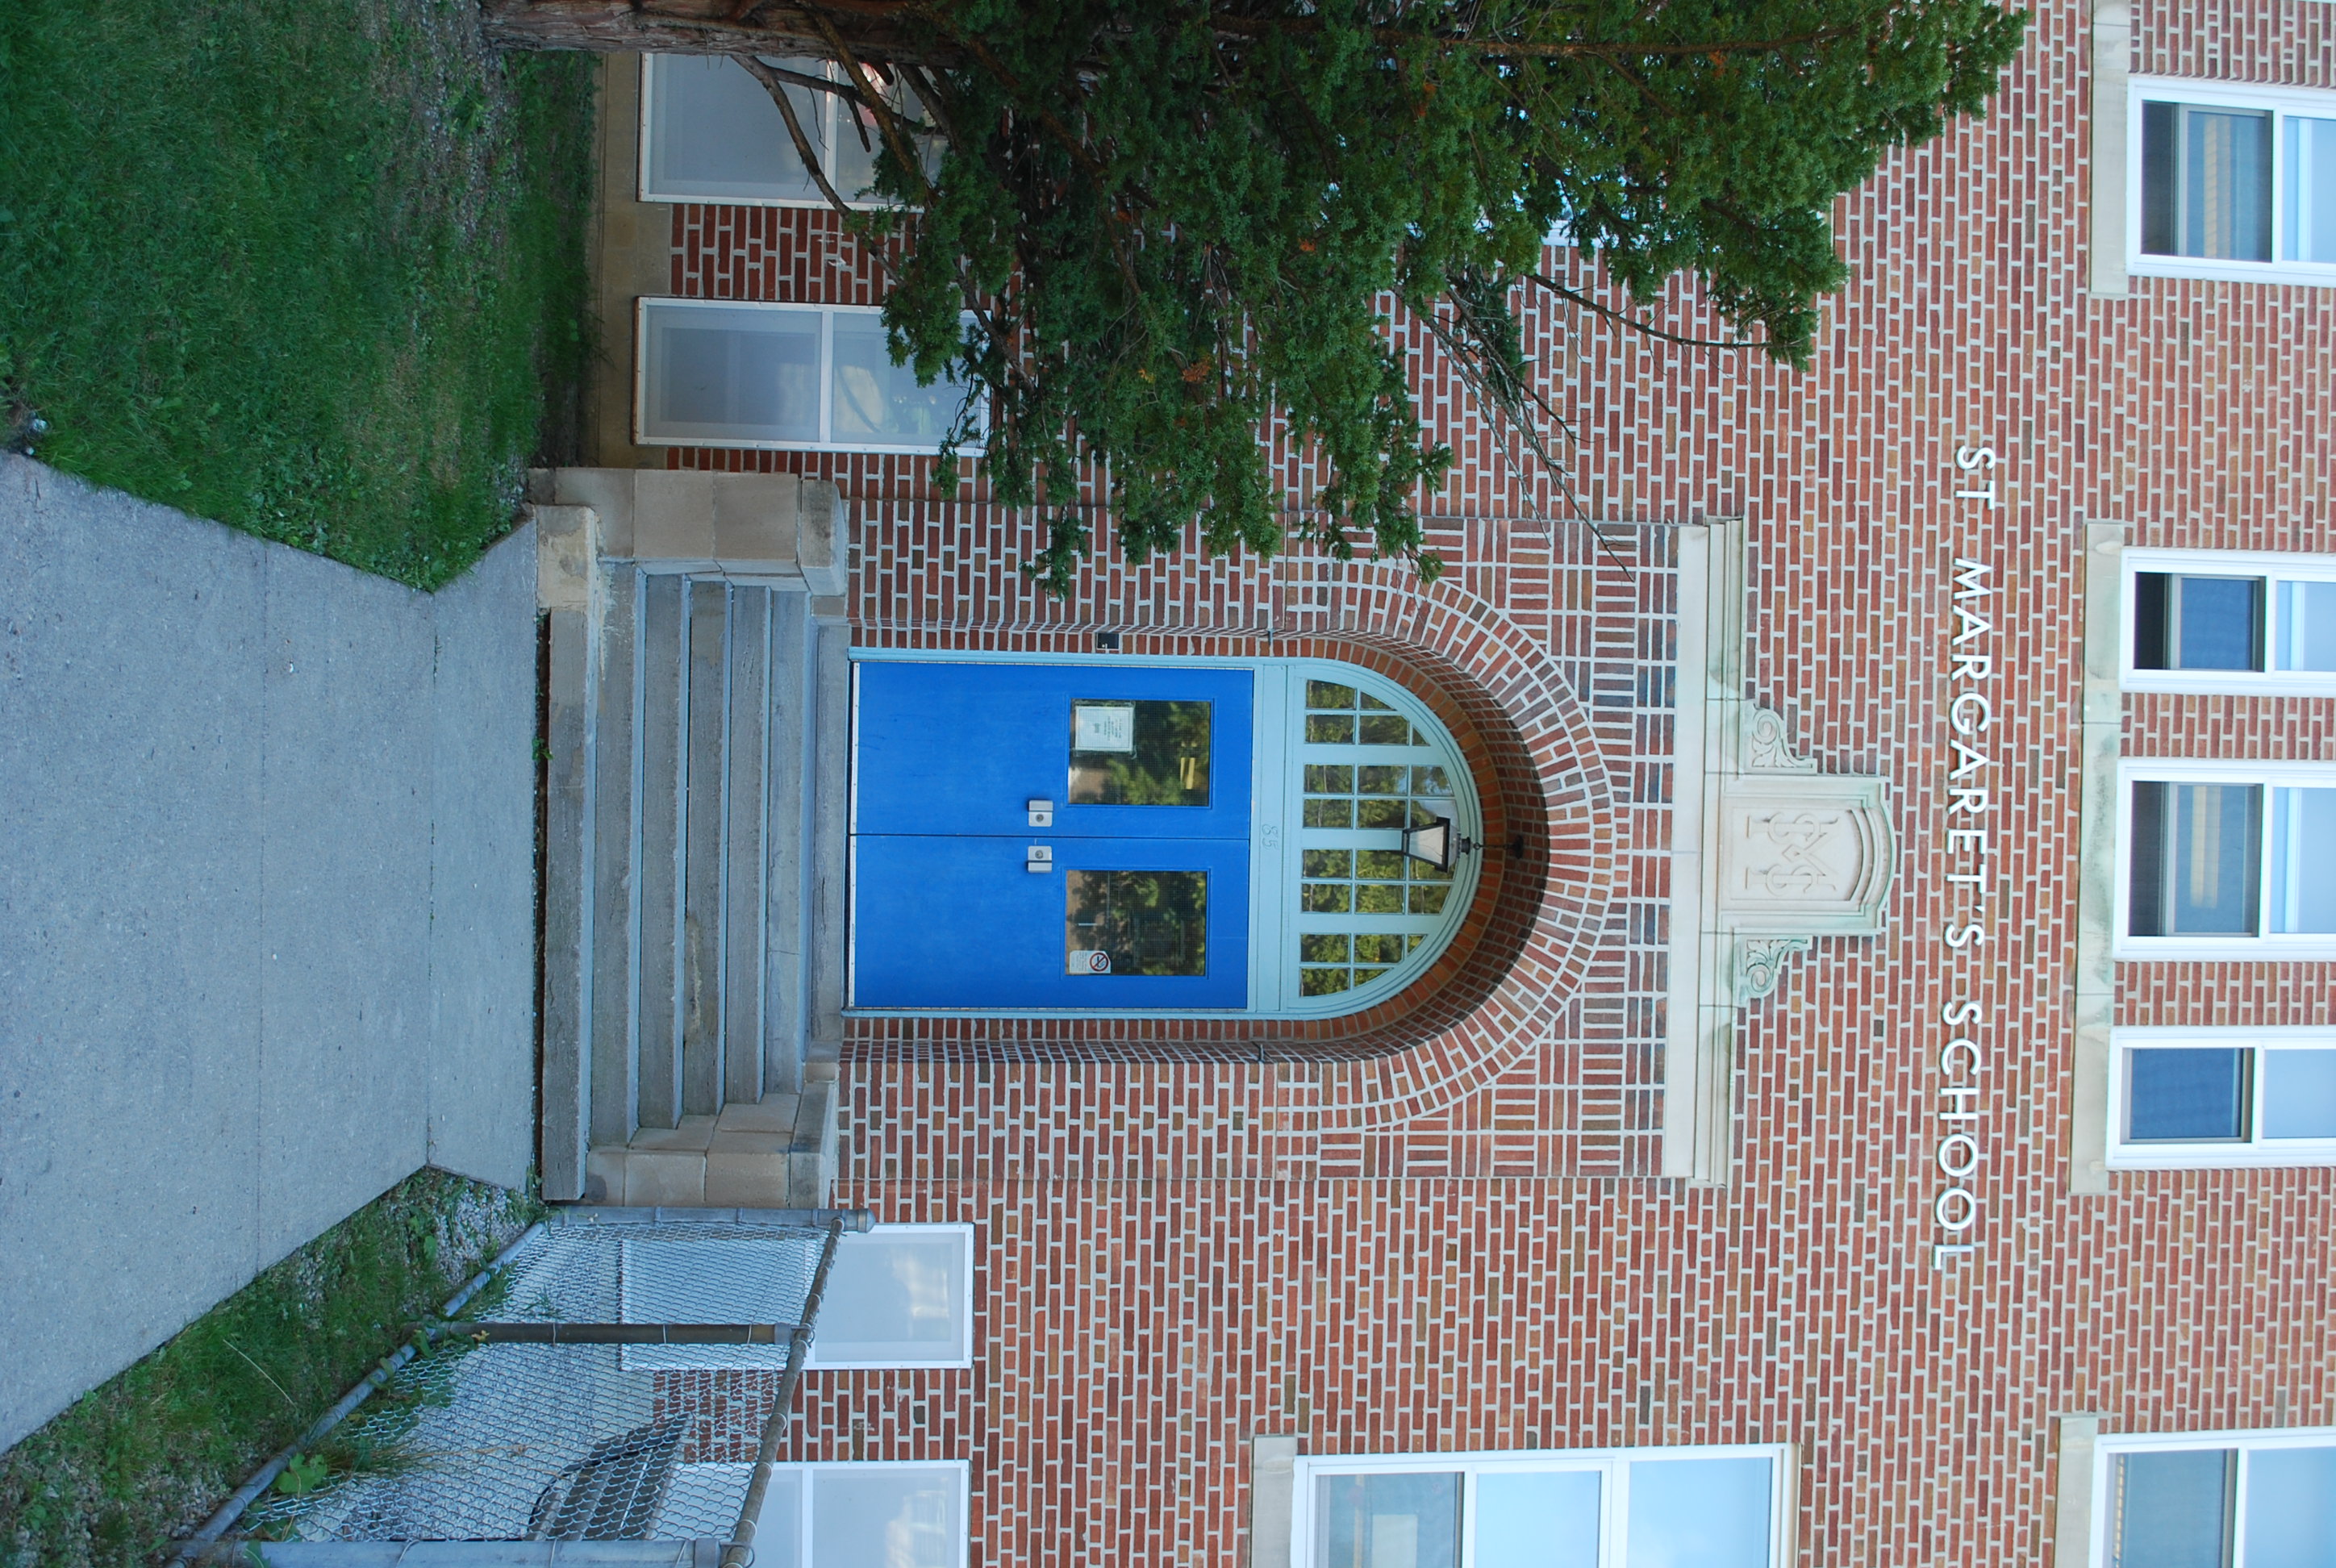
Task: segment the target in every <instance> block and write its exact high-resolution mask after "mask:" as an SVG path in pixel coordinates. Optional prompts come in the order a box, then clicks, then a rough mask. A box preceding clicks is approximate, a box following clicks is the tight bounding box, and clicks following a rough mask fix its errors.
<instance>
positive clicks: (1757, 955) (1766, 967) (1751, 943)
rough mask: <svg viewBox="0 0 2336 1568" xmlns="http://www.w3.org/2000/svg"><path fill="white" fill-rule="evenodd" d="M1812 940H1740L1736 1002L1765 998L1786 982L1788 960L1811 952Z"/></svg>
mask: <svg viewBox="0 0 2336 1568" xmlns="http://www.w3.org/2000/svg"><path fill="white" fill-rule="evenodd" d="M1810 943H1811V939H1810V938H1808V937H1739V938H1737V942H1736V999H1737V1001H1738V1002H1748V1001H1751V1000H1752V999H1754V998H1757V997H1765V996H1767V995H1768V993H1770V992H1771V991H1773V990H1775V989H1776V982H1777V981H1778V980H1781V979H1784V978H1785V960H1786V959H1788V958H1791V957H1792V956H1793V955H1794V954H1795V953H1805V952H1807V951H1808V950H1809V947H1810Z"/></svg>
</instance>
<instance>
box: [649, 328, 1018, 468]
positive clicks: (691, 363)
mask: <svg viewBox="0 0 2336 1568" xmlns="http://www.w3.org/2000/svg"><path fill="white" fill-rule="evenodd" d="M637 330H638V336H639V344H638V354H637V355H636V356H635V364H636V365H638V385H636V387H635V389H634V405H633V406H634V425H635V439H636V440H638V442H639V443H641V444H642V445H644V446H722V447H745V448H750V449H770V450H776V451H814V452H900V453H930V452H931V451H933V450H934V449H935V448H936V447H938V446H939V444H940V443H941V441H942V440H943V438H945V437H946V436H947V435H948V434H949V430H950V428H951V426H952V425H953V424H954V423H955V422H956V420H957V417H958V414H959V410H960V409H961V408H963V407H964V405H965V391H964V386H963V384H962V383H960V382H959V381H956V380H954V379H952V378H949V377H944V378H943V379H941V380H939V381H937V382H934V383H933V384H932V385H930V386H920V385H918V383H917V373H916V371H915V370H914V369H912V368H911V367H910V366H908V365H895V364H893V363H892V357H891V350H890V349H889V348H888V347H887V346H886V342H885V336H884V322H883V317H882V316H881V312H879V310H878V309H877V308H876V307H873V306H850V305H825V306H817V305H764V304H753V303H738V302H732V301H727V300H708V299H644V300H642V301H640V304H639V317H638V326H637ZM979 413H980V411H979V409H978V408H977V409H976V410H975V414H976V419H975V429H976V431H977V433H978V431H979V430H980V428H981V422H980V419H979ZM973 446H974V449H975V450H978V442H976V443H973Z"/></svg>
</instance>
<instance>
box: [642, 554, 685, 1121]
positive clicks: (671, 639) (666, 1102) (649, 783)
mask: <svg viewBox="0 0 2336 1568" xmlns="http://www.w3.org/2000/svg"><path fill="white" fill-rule="evenodd" d="M639 580H640V597H641V619H640V627H641V633H640V636H641V650H640V653H639V654H638V656H637V657H636V658H635V659H634V668H635V669H636V670H637V671H638V673H639V677H640V684H641V691H640V696H639V697H638V701H637V703H636V705H635V711H636V712H637V713H638V716H639V721H638V722H639V725H640V741H639V745H638V759H639V761H638V767H637V769H636V770H635V773H634V780H635V785H634V787H635V788H636V790H637V791H638V801H639V804H638V811H637V816H638V822H639V828H638V837H637V838H636V839H635V841H634V858H635V862H636V869H635V872H634V882H635V888H636V896H637V901H638V909H639V911H640V913H639V931H640V939H639V946H638V950H637V956H636V958H635V959H634V963H635V966H636V967H635V971H634V972H635V975H636V979H637V989H638V995H639V997H640V1007H639V1009H638V1023H637V1025H636V1029H635V1041H636V1052H637V1055H638V1060H639V1069H638V1070H639V1079H638V1088H637V1091H636V1096H635V1102H634V1112H633V1120H634V1123H635V1125H638V1126H643V1127H677V1126H679V1125H681V1118H682V1115H683V1105H682V1088H681V1050H682V1029H681V1019H682V1003H683V996H682V976H683V968H682V942H683V933H682V920H683V911H682V893H683V870H682V854H683V851H684V848H685V843H684V833H683V823H682V810H683V804H684V801H685V795H686V789H685V785H684V783H683V773H682V769H683V766H684V765H685V758H686V745H687V739H688V736H687V734H686V723H687V716H688V713H689V670H690V660H689V657H688V639H689V598H690V595H689V582H688V579H686V578H680V577H674V576H667V575H649V574H643V575H642V577H641V578H640V579H639Z"/></svg>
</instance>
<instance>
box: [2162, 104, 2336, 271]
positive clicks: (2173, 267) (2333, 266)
mask: <svg viewBox="0 0 2336 1568" xmlns="http://www.w3.org/2000/svg"><path fill="white" fill-rule="evenodd" d="M2144 103H2185V104H2188V105H2190V106H2192V107H2194V108H2199V109H2265V110H2270V111H2271V112H2272V113H2273V122H2272V134H2271V144H2272V152H2271V202H2272V246H2271V253H2272V257H2273V259H2271V260H2269V261H2233V260H2224V259H2220V258H2214V257H2206V256H2153V255H2149V254H2146V253H2145V252H2144V251H2143V250H2142V248H2141V225H2142V219H2143V192H2142V179H2141V165H2142V141H2143V136H2142V124H2143V118H2144V117H2143V113H2142V107H2141V106H2142V105H2143V104H2144ZM2126 111H2127V119H2126V123H2127V125H2128V126H2129V127H2131V131H2130V132H2129V134H2128V135H2127V138H2126V149H2127V151H2126V270H2127V271H2128V272H2131V273H2134V274H2136V275H2139V276H2143V277H2156V278H2221V279H2224V280H2226V281H2232V282H2241V283H2317V284H2336V263H2331V262H2321V261H2283V260H2281V259H2279V258H2280V257H2282V255H2284V254H2285V253H2286V251H2287V250H2288V248H2290V243H2291V239H2290V236H2289V233H2288V217H2287V208H2288V202H2287V196H2286V191H2287V178H2288V169H2287V124H2286V122H2287V120H2288V118H2289V116H2291V115H2292V116H2297V117H2300V118H2303V119H2311V120H2336V93H2315V92H2312V91H2311V90H2310V89H2307V88H2280V87H2264V86H2259V85H2255V84H2253V83H2236V82H2217V81H2212V80H2202V79H2200V78H2197V77H2191V76H2136V77H2132V78H2130V79H2129V81H2128V84H2127V104H2126Z"/></svg>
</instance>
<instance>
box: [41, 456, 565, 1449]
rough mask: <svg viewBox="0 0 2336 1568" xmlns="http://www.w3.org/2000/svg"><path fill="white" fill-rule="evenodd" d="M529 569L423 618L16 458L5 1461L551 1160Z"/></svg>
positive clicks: (342, 574)
mask: <svg viewBox="0 0 2336 1568" xmlns="http://www.w3.org/2000/svg"><path fill="white" fill-rule="evenodd" d="M535 570H536V567H535V541H534V537H533V533H532V531H531V530H530V531H522V532H521V533H520V534H518V535H517V536H515V537H513V538H511V540H508V541H505V542H504V543H503V544H501V545H500V546H498V547H497V548H496V550H494V552H493V553H492V555H491V556H489V557H488V559H487V560H485V561H484V562H483V563H482V565H481V566H480V567H479V568H477V569H476V570H473V571H472V572H471V573H470V574H469V575H468V576H467V577H465V578H463V579H462V580H461V581H459V582H457V583H455V584H454V585H453V586H452V587H450V588H448V589H445V590H443V592H441V593H439V594H437V595H436V596H434V597H433V596H427V595H423V594H417V593H414V592H412V591H410V590H408V589H404V588H401V587H399V586H397V585H396V584H394V583H392V582H388V581H385V580H384V579H379V578H374V577H368V576H365V575H364V574H363V573H360V572H357V571H355V570H351V569H349V568H348V567H346V566H342V565H339V564H337V563H336V562H333V561H329V560H322V559H320V558H318V557H316V556H312V555H307V554H304V553H302V552H300V551H298V550H289V549H286V548H285V547H283V546H280V545H274V544H265V543H262V542H260V541H258V540H255V539H251V538H249V537H248V536H246V535H243V534H239V533H235V532H231V531H229V530H227V529H225V528H221V527H219V525H217V524H215V523H209V522H203V521H196V520H194V519H191V518H189V517H186V516H184V515H183V514H181V513H179V512H175V511H170V510H168V509H167V508H163V507H160V506H154V505H150V504H148V503H146V502H140V501H136V500H132V499H131V498H130V497H128V496H125V495H122V494H119V493H116V492H110V491H101V490H96V489H93V488H92V487H90V486H88V485H85V484H83V483H82V482H78V481H76V480H73V479H69V478H66V477H64V476H63V475H60V474H58V473H56V472H54V471H53V470H50V469H47V468H44V467H42V466H41V465H39V464H37V463H31V462H28V461H26V460H24V459H22V458H19V457H15V456H8V455H0V1346H5V1347H7V1348H8V1350H9V1354H7V1355H6V1356H5V1357H0V1447H5V1446H8V1445H9V1444H12V1443H14V1442H15V1441H16V1439H17V1438H19V1437H22V1436H24V1434H25V1433H26V1432H28V1431H30V1430H31V1429H33V1428H34V1427H37V1426H39V1425H40V1424H41V1423H42V1422H43V1421H44V1420H46V1419H47V1418H48V1417H50V1416H52V1415H54V1413H55V1412H56V1411H58V1410H59V1409H61V1408H62V1407H63V1406H64V1405H66V1404H67V1403H68V1402H70V1401H71V1400H72V1399H73V1398H74V1397H75V1396H77V1395H78V1394H80V1393H81V1392H82V1390H83V1389H84V1388H89V1387H91V1386H92V1385H94V1384H96V1383H98V1382H101V1381H102V1380H103V1379H105V1378H108V1377H111V1376H112V1374H114V1373H115V1372H118V1371H120V1370H121V1369H122V1368H123V1367H125V1366H128V1365H129V1364H130V1363H131V1362H132V1361H134V1360H136V1359H138V1358H139V1357H141V1356H142V1355H144V1354H145V1353H146V1352H148V1351H149V1350H151V1349H154V1347H155V1346H156V1345H158V1344H160V1343H161V1341H162V1340H163V1339H166V1338H168V1337H169V1336H170V1334H171V1333H173V1332H174V1331H176V1330H177V1329H179V1328H180V1327H181V1326H182V1325H183V1324H184V1323H186V1322H187V1321H188V1320H190V1319H191V1318H193V1317H195V1316H197V1315H198V1314H200V1312H202V1311H203V1310H205V1309H206V1308H208V1307H209V1306H211V1305H212V1304H213V1303H214V1302H216V1301H218V1300H220V1299H221V1298H222V1297H225V1296H227V1295H229V1293H231V1292H232V1291H234V1290H237V1289H238V1287H240V1286H242V1285H243V1284H244V1283H245V1282H247V1281H249V1280H250V1279H251V1277H252V1276H253V1275H254V1274H255V1273H257V1272H258V1271H259V1270H260V1269H262V1268H264V1267H266V1266H267V1265H268V1263H270V1262H273V1261H276V1260H277V1259H278V1258H280V1257H282V1256H283V1255H284V1254H285V1253H286V1252H287V1251H291V1250H292V1249H293V1248H294V1247H297V1246H298V1245H299V1244H300V1243H301V1242H306V1241H307V1240H308V1239H309V1238H311V1237H313V1236H314V1235H316V1233H317V1232H320V1231H322V1230H324V1229H325V1228H326V1227H327V1226H329V1225H331V1224H332V1223H334V1222H336V1221H337V1220H339V1219H341V1218H343V1217H344V1216H345V1215H346V1214H348V1213H351V1212H352V1211H353V1210H355V1209H356V1208H358V1207H360V1206H361V1205H363V1204H364V1203H366V1202H367V1201H368V1200H370V1199H371V1198H373V1197H375V1195H376V1194H378V1193H381V1192H382V1191H383V1190H384V1189H385V1188H387V1187H389V1186H391V1185H393V1184H394V1183H396V1182H398V1181H399V1180H401V1179H402V1178H404V1176H406V1175H407V1174H411V1173H412V1172H413V1171H414V1170H416V1169H417V1168H419V1167H420V1166H422V1165H423V1164H436V1165H441V1166H443V1167H445V1168H447V1169H450V1170H453V1171H459V1172H462V1173H463V1174H469V1175H474V1176H479V1177H482V1178H484V1179H486V1180H488V1181H492V1182H498V1183H506V1184H513V1185H515V1184H517V1183H520V1182H521V1181H522V1180H523V1179H524V1177H525V1174H526V1171H527V1167H528V1165H529V1164H530V1160H531V1159H532V1157H533V1144H532V1128H533V1113H532V1105H533V1097H534V1078H535V1064H534V1025H533V990H534V959H533V930H534V895H533V876H534V798H533V797H534V765H533V762H532V760H531V754H532V748H533V740H534V735H535V728H536V714H535V670H536V658H535V649H536V635H535V624H536V623H535V591H536V585H535Z"/></svg>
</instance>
